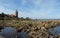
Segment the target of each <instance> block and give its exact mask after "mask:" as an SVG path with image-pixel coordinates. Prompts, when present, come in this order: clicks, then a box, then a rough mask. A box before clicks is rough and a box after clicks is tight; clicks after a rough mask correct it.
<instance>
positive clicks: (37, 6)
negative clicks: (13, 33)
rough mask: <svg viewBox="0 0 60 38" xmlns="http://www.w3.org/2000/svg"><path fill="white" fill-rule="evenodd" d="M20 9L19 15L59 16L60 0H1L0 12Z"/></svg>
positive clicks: (35, 16) (31, 16) (36, 16)
mask: <svg viewBox="0 0 60 38" xmlns="http://www.w3.org/2000/svg"><path fill="white" fill-rule="evenodd" d="M16 8H18V9H19V17H27V16H28V17H30V18H59V16H60V15H59V14H60V13H59V12H60V1H59V0H5V1H4V0H0V12H2V11H3V12H6V13H7V12H9V13H10V12H13V11H14V10H15V9H16Z"/></svg>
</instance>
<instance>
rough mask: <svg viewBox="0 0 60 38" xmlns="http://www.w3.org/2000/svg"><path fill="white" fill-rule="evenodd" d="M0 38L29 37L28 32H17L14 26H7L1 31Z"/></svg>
mask: <svg viewBox="0 0 60 38" xmlns="http://www.w3.org/2000/svg"><path fill="white" fill-rule="evenodd" d="M0 38H28V34H26V33H24V32H19V33H17V32H16V31H15V29H14V28H12V27H5V28H4V29H2V30H1V32H0Z"/></svg>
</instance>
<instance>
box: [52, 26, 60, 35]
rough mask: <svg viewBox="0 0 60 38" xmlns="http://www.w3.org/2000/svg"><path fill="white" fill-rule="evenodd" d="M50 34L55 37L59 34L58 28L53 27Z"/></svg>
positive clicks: (59, 29)
mask: <svg viewBox="0 0 60 38" xmlns="http://www.w3.org/2000/svg"><path fill="white" fill-rule="evenodd" d="M51 33H52V34H53V35H55V36H56V35H58V34H60V26H56V27H54V28H53V30H52V31H51Z"/></svg>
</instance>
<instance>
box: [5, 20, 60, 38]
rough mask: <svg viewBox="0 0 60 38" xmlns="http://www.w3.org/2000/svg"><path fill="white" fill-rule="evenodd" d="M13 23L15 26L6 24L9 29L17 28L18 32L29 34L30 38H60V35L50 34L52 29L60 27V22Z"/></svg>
mask: <svg viewBox="0 0 60 38" xmlns="http://www.w3.org/2000/svg"><path fill="white" fill-rule="evenodd" d="M10 22H11V21H10ZM12 23H13V24H11V23H8V22H5V25H6V26H7V27H13V28H15V29H16V32H24V33H27V34H28V35H29V37H30V38H60V34H58V35H57V36H54V35H53V34H52V33H50V32H49V30H52V28H54V27H56V26H60V20H53V21H52V20H51V21H50V20H49V21H33V22H30V21H28V22H26V21H24V22H21V21H13V22H12ZM8 25H9V26H8Z"/></svg>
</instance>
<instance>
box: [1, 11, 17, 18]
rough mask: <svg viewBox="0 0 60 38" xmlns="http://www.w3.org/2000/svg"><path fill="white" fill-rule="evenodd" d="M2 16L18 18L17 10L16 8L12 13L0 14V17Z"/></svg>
mask: <svg viewBox="0 0 60 38" xmlns="http://www.w3.org/2000/svg"><path fill="white" fill-rule="evenodd" d="M4 18H18V11H17V10H16V11H15V13H14V14H4V13H2V14H0V19H4Z"/></svg>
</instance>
